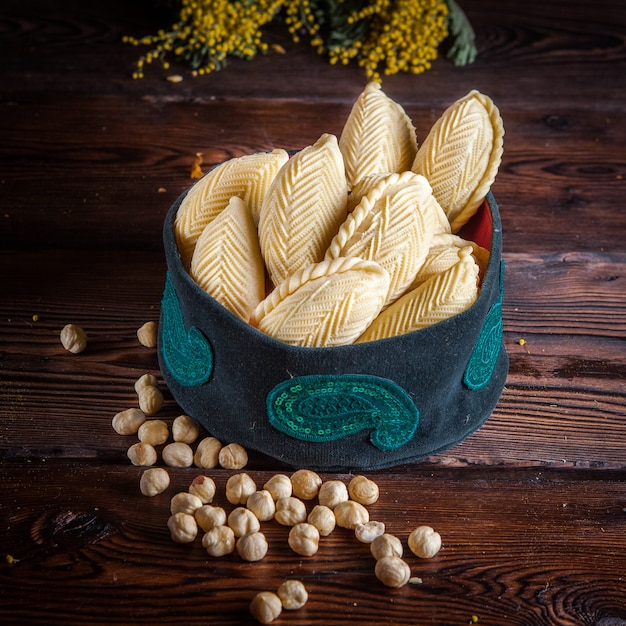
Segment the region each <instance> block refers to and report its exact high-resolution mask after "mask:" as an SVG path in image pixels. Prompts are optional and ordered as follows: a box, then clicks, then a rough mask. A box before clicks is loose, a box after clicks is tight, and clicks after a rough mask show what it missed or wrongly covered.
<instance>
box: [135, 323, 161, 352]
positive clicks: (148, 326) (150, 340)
mask: <svg viewBox="0 0 626 626" xmlns="http://www.w3.org/2000/svg"><path fill="white" fill-rule="evenodd" d="M157 331H158V324H157V323H156V322H146V323H145V324H144V325H143V326H142V327H141V328H139V329H138V330H137V339H139V343H140V344H141V345H142V346H145V347H146V348H156V345H157Z"/></svg>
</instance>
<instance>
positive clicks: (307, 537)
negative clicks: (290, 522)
mask: <svg viewBox="0 0 626 626" xmlns="http://www.w3.org/2000/svg"><path fill="white" fill-rule="evenodd" d="M288 542H289V547H290V548H291V549H292V550H293V551H294V552H295V553H296V554H301V555H302V556H313V555H314V554H315V553H316V552H317V550H318V548H319V543H320V532H319V530H317V528H316V527H315V526H313V524H308V523H307V522H301V523H300V524H296V525H295V526H292V528H291V530H290V531H289V539H288Z"/></svg>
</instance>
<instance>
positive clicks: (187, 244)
mask: <svg viewBox="0 0 626 626" xmlns="http://www.w3.org/2000/svg"><path fill="white" fill-rule="evenodd" d="M288 158H289V155H288V154H287V152H286V151H285V150H273V151H272V152H258V153H255V154H248V155H245V156H241V157H235V158H233V159H230V160H229V161H225V162H224V163H222V164H221V165H218V166H217V167H215V168H214V169H212V170H211V171H209V172H208V173H207V174H206V175H205V176H203V177H202V178H201V179H200V180H199V181H198V182H197V183H195V185H194V186H193V187H192V188H191V189H190V190H189V193H188V194H187V195H186V196H185V198H184V200H183V201H182V203H181V205H180V207H179V209H178V212H177V214H176V219H175V221H174V231H175V233H176V242H177V244H178V249H179V250H180V253H181V256H182V259H183V263H184V264H185V266H186V267H189V263H190V261H191V256H192V254H193V248H194V246H195V245H196V241H197V240H198V237H200V233H201V232H202V231H203V230H204V228H205V226H206V225H207V224H208V223H209V222H210V221H211V220H213V219H214V218H215V217H216V216H217V215H218V214H219V213H220V211H222V209H224V207H225V206H226V205H227V204H228V202H229V201H230V199H231V198H232V197H233V196H238V197H240V198H241V199H242V200H244V201H245V202H246V204H247V205H248V206H249V207H250V211H251V212H252V216H253V218H254V220H255V222H257V221H258V214H259V211H260V208H261V203H262V202H263V198H264V197H265V194H266V192H267V190H268V189H269V186H270V184H271V182H272V180H274V176H275V175H276V173H277V172H278V170H279V169H280V168H281V166H282V165H283V164H284V163H285V162H286V161H287V159H288Z"/></svg>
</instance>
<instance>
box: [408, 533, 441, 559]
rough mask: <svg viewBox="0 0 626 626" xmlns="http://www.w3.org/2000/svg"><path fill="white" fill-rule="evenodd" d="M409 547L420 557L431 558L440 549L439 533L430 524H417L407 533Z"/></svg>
mask: <svg viewBox="0 0 626 626" xmlns="http://www.w3.org/2000/svg"><path fill="white" fill-rule="evenodd" d="M409 548H410V550H411V552H413V554H414V555H415V556H419V557H420V558H421V559H432V557H434V556H435V555H436V554H437V552H439V550H440V549H441V535H440V534H439V533H438V532H436V531H435V530H434V529H432V528H431V527H430V526H418V527H417V528H416V529H415V530H414V531H413V532H412V533H411V534H410V535H409Z"/></svg>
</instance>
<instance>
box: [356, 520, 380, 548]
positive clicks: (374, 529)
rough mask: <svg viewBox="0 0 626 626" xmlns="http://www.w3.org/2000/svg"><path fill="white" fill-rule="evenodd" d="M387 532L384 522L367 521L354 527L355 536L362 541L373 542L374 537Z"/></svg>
mask: <svg viewBox="0 0 626 626" xmlns="http://www.w3.org/2000/svg"><path fill="white" fill-rule="evenodd" d="M384 534H385V525H384V524H383V523H382V522H367V523H365V524H358V525H357V526H356V527H355V529H354V536H355V537H356V538H357V539H358V540H359V541H360V542H361V543H372V541H374V539H376V538H377V537H380V536H381V535H384Z"/></svg>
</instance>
